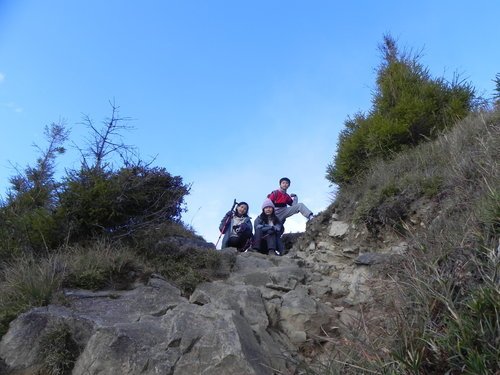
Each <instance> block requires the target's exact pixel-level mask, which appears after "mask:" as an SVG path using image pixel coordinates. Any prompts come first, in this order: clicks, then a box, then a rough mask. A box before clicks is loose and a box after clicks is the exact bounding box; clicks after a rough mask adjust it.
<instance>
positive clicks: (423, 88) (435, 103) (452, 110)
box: [326, 36, 474, 184]
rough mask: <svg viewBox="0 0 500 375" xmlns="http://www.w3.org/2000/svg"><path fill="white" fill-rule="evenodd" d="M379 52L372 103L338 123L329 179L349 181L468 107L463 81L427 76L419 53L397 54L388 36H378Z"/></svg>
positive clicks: (469, 94) (469, 100)
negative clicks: (339, 128) (366, 110)
mask: <svg viewBox="0 0 500 375" xmlns="http://www.w3.org/2000/svg"><path fill="white" fill-rule="evenodd" d="M380 50H381V52H382V55H383V61H382V63H381V65H380V67H379V68H378V71H377V80H376V84H377V87H376V90H375V92H374V95H373V107H372V109H371V110H370V112H369V113H368V114H362V113H358V114H356V115H355V116H354V118H352V119H351V118H348V119H347V120H346V122H345V123H344V126H345V129H344V130H343V131H341V133H340V136H339V141H338V147H337V154H336V155H335V157H334V160H333V162H332V163H330V164H329V165H328V167H327V175H326V177H327V179H328V180H329V181H331V182H332V183H335V184H345V183H351V182H353V181H354V180H355V179H356V178H358V177H359V176H360V175H361V174H362V173H363V172H365V171H366V170H367V169H368V168H369V167H370V165H371V164H372V163H374V162H375V161H376V160H377V159H380V158H382V159H388V158H391V157H392V156H393V155H394V154H395V153H398V152H400V151H402V150H404V149H406V148H407V147H411V146H415V145H417V144H419V143H420V142H422V141H425V140H427V139H429V138H435V137H436V136H437V135H439V134H440V132H441V131H443V130H445V129H447V128H449V127H450V126H452V124H454V123H455V122H456V121H457V120H459V119H462V118H464V117H465V116H466V115H467V114H468V113H469V112H470V111H471V110H472V109H473V108H474V102H473V101H474V89H473V88H472V86H471V85H470V84H469V83H467V82H463V81H462V82H461V81H459V80H458V77H456V78H455V79H454V80H453V82H451V83H450V82H446V81H445V80H444V79H442V78H436V79H434V78H432V77H431V76H430V74H429V72H428V70H427V69H425V68H424V67H423V66H422V65H421V64H420V62H419V56H418V55H412V54H407V53H400V52H399V51H398V48H397V46H396V42H395V41H394V39H392V37H390V36H384V41H383V43H382V45H381V46H380Z"/></svg>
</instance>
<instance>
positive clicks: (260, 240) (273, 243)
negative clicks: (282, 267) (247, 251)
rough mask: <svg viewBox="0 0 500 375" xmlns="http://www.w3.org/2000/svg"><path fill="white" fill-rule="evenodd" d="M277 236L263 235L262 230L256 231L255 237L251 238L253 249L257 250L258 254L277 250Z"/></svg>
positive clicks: (273, 234) (271, 234)
mask: <svg viewBox="0 0 500 375" xmlns="http://www.w3.org/2000/svg"><path fill="white" fill-rule="evenodd" d="M277 244H278V234H276V233H275V232H274V233H263V232H262V230H260V229H256V230H255V235H254V236H253V246H252V247H253V248H254V249H256V250H258V251H259V252H260V253H263V254H267V253H268V252H269V251H273V252H274V250H276V249H277V248H278V246H277Z"/></svg>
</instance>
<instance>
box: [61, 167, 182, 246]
mask: <svg viewBox="0 0 500 375" xmlns="http://www.w3.org/2000/svg"><path fill="white" fill-rule="evenodd" d="M61 190H62V191H61V193H60V204H59V207H58V211H57V217H58V219H59V220H60V222H62V223H64V224H63V226H65V227H66V228H67V232H68V233H70V238H71V239H72V240H79V239H83V238H88V237H91V236H95V235H98V236H100V235H109V236H113V237H117V236H123V235H131V234H132V233H134V232H136V231H137V230H139V229H141V228H143V227H146V226H155V225H158V224H159V223H161V222H163V221H178V220H179V219H180V215H181V213H182V211H183V202H184V196H185V195H187V194H188V193H189V187H188V186H186V185H184V184H183V183H182V178H181V177H179V176H171V175H170V174H169V173H168V172H167V171H166V170H165V169H164V168H151V167H146V166H135V167H127V168H122V169H120V170H118V171H116V172H112V171H109V172H104V171H102V170H81V171H79V172H77V173H74V174H72V175H71V176H70V177H68V178H67V179H66V181H65V183H64V184H63V185H62V187H61Z"/></svg>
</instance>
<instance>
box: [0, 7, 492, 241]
mask: <svg viewBox="0 0 500 375" xmlns="http://www.w3.org/2000/svg"><path fill="white" fill-rule="evenodd" d="M499 16H500V1H498V0H489V1H486V0H476V1H474V2H470V1H460V0H453V1H452V0H420V1H403V0H398V1H384V0H381V1H369V0H366V1H356V0H353V1H342V2H341V1H334V0H330V1H326V0H324V1H314V0H311V1H296V0H286V1H285V0H265V1H261V0H253V1H238V0H191V1H190V0H176V1H171V0H143V1H132V0H120V1H118V0H44V1H39V0H38V1H35V0H24V1H17V0H0V129H1V135H0V195H2V196H5V192H6V189H7V188H8V178H9V177H10V176H12V175H13V174H15V170H14V169H13V165H14V166H18V167H20V168H23V167H25V166H26V165H27V164H33V163H34V161H35V160H36V157H37V152H36V150H35V149H34V148H33V147H32V145H33V143H37V144H38V145H40V146H42V147H43V146H45V143H44V138H43V129H44V126H45V125H48V124H50V123H52V122H58V121H60V120H62V121H65V123H66V124H67V126H68V127H69V128H71V129H72V135H71V140H72V141H73V142H75V143H76V144H78V145H79V146H83V142H84V137H85V134H88V133H87V131H86V129H85V128H84V127H83V126H82V125H81V122H82V118H83V116H84V115H88V116H89V117H90V118H92V119H93V120H94V121H95V122H97V123H99V122H100V121H102V120H104V119H105V118H106V117H107V116H109V115H110V105H109V101H113V100H114V102H115V104H116V105H118V106H119V107H120V115H121V116H126V117H130V118H132V119H133V120H132V121H129V122H128V124H129V125H130V126H132V127H134V129H133V130H131V131H129V132H127V133H124V141H125V142H126V143H128V144H132V145H135V146H136V147H137V149H138V151H139V152H140V155H141V157H142V159H143V160H145V161H148V160H151V159H153V158H156V159H155V161H154V163H153V165H154V166H159V167H165V168H166V169H167V170H168V171H169V172H170V173H171V174H173V175H179V176H181V177H182V178H183V180H184V182H185V183H187V184H192V187H191V194H190V195H189V196H188V197H187V199H186V201H187V208H188V211H187V212H186V213H184V214H183V221H184V222H185V223H186V224H189V225H191V226H192V227H193V228H194V229H195V230H196V231H197V233H198V234H200V235H202V236H203V237H204V238H205V239H206V240H208V241H211V242H214V243H215V242H216V241H217V238H218V236H219V232H218V224H219V222H220V220H221V219H222V217H223V215H224V213H225V212H226V211H227V210H228V209H229V208H230V207H231V204H232V202H233V199H237V200H238V201H242V200H244V201H247V202H248V203H249V205H250V214H251V216H252V217H253V218H255V217H256V216H257V215H258V213H260V207H261V204H262V202H263V200H264V198H265V197H266V195H267V194H268V193H269V192H271V191H272V190H273V189H275V188H277V187H278V180H279V178H280V177H283V176H287V177H289V178H290V179H291V180H292V184H291V187H290V189H289V193H292V192H293V193H296V194H297V195H298V197H299V201H302V202H304V203H306V204H307V205H308V206H309V207H310V208H311V209H312V210H313V211H314V212H315V213H317V212H319V211H321V210H323V209H325V208H326V207H327V206H328V204H329V203H330V202H331V198H332V190H333V187H332V186H330V184H329V182H328V181H327V180H326V179H325V173H326V172H325V171H326V167H327V165H328V163H329V162H331V160H332V157H333V155H334V153H335V148H336V143H337V136H338V133H339V131H340V130H341V129H342V128H343V124H344V121H345V120H346V118H347V117H348V116H349V115H353V114H354V113H356V112H358V111H366V110H368V109H369V108H370V107H371V92H372V90H373V88H374V80H375V69H376V67H377V66H378V65H379V63H380V55H379V53H378V50H377V46H378V44H379V43H380V42H381V41H382V36H383V35H384V34H385V33H390V34H391V35H392V36H393V37H394V38H395V39H396V40H397V41H398V43H399V46H400V47H401V48H407V49H412V50H415V51H419V50H422V51H423V54H422V58H421V62H422V63H423V64H424V65H425V66H427V67H428V68H429V70H430V72H431V74H432V75H433V76H443V77H445V78H447V79H450V80H451V79H452V78H453V74H454V73H458V74H460V75H461V76H462V77H463V78H465V79H467V80H468V81H470V82H471V83H472V84H473V85H474V86H475V87H476V89H477V91H478V93H479V94H482V95H483V96H485V97H491V95H492V93H493V89H494V83H493V81H492V80H493V79H494V77H495V74H497V73H499V72H500V65H499V62H500V48H498V43H499V42H498V41H499V40H500V29H499V28H498V22H499ZM78 165H79V156H78V153H76V151H71V150H70V151H69V152H68V154H67V155H65V156H64V157H63V158H61V159H60V160H59V163H58V170H59V171H64V168H68V167H69V168H73V167H77V166H78ZM304 227H305V218H303V217H301V216H300V215H295V216H294V217H293V218H291V219H288V220H287V231H300V230H303V229H304Z"/></svg>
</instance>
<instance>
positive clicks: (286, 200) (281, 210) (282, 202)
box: [267, 177, 313, 224]
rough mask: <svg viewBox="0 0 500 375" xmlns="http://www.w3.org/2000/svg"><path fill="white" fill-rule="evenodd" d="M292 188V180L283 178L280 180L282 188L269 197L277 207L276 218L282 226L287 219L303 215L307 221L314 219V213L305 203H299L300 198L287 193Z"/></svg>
mask: <svg viewBox="0 0 500 375" xmlns="http://www.w3.org/2000/svg"><path fill="white" fill-rule="evenodd" d="M289 187H290V179H289V178H288V177H283V178H281V179H280V188H279V189H278V190H274V191H272V192H271V193H270V194H269V195H268V196H267V197H268V198H269V199H270V200H271V201H272V202H273V203H274V206H275V207H276V216H277V217H278V218H279V219H280V221H281V223H282V224H285V220H286V218H287V217H290V216H292V215H295V214H296V213H299V212H300V213H301V214H302V215H303V216H304V217H305V218H307V220H311V219H312V217H313V213H312V211H311V210H310V209H309V208H307V206H306V205H305V204H304V203H299V198H298V197H297V195H296V194H290V195H288V193H287V192H286V191H287V189H288V188H289Z"/></svg>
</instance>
